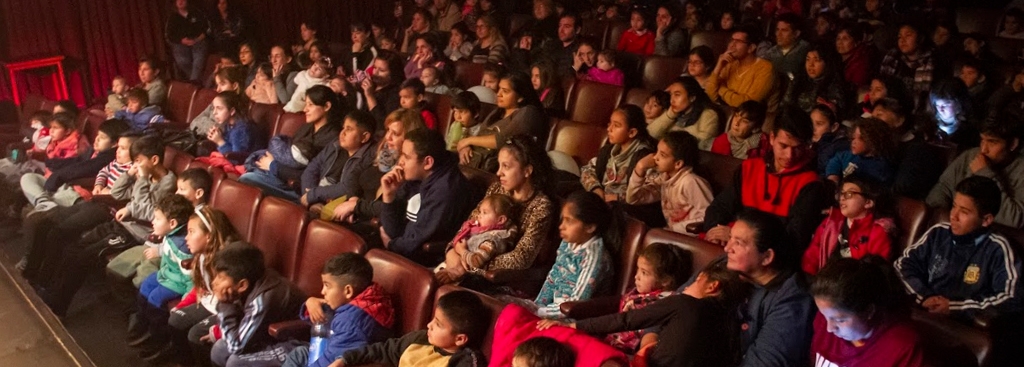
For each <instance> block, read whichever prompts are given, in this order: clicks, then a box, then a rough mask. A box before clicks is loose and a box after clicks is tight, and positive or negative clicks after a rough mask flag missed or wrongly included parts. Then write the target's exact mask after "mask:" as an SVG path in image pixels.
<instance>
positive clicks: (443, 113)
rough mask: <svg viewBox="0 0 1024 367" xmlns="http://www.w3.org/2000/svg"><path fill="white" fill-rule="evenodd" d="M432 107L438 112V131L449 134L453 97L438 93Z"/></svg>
mask: <svg viewBox="0 0 1024 367" xmlns="http://www.w3.org/2000/svg"><path fill="white" fill-rule="evenodd" d="M432 107H433V108H434V113H436V114H437V131H438V132H439V133H441V134H442V135H448V126H451V124H452V97H451V96H449V95H447V94H438V95H437V97H436V98H435V102H434V106H432ZM481 116H486V115H481Z"/></svg>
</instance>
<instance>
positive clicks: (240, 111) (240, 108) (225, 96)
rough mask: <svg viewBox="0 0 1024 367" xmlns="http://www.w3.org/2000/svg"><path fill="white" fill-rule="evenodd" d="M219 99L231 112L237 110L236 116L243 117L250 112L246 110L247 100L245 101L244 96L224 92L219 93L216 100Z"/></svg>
mask: <svg viewBox="0 0 1024 367" xmlns="http://www.w3.org/2000/svg"><path fill="white" fill-rule="evenodd" d="M217 98H220V100H221V101H222V102H224V105H225V106H226V107H227V108H228V110H229V111H230V110H235V113H236V116H242V115H244V114H245V113H246V111H248V110H247V109H246V107H247V106H246V105H245V99H243V98H242V96H241V95H240V94H238V93H235V92H232V91H223V92H220V93H217V97H214V99H217Z"/></svg>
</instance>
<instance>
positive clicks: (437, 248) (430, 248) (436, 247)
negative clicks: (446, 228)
mask: <svg viewBox="0 0 1024 367" xmlns="http://www.w3.org/2000/svg"><path fill="white" fill-rule="evenodd" d="M422 248H423V253H426V254H433V255H441V256H444V253H445V250H446V249H448V241H430V242H427V243H424V244H423V247H422Z"/></svg>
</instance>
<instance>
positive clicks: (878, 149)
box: [851, 117, 896, 161]
mask: <svg viewBox="0 0 1024 367" xmlns="http://www.w3.org/2000/svg"><path fill="white" fill-rule="evenodd" d="M857 129H860V135H861V138H862V139H864V141H865V142H866V143H867V145H868V151H869V152H871V153H873V154H874V155H875V156H877V157H880V158H883V159H886V160H890V161H891V160H892V159H894V158H895V157H896V139H895V135H894V134H893V132H892V129H891V128H890V127H889V124H886V123H885V121H882V120H879V119H876V118H874V117H868V118H859V119H857V120H854V122H853V130H851V131H855V130H857Z"/></svg>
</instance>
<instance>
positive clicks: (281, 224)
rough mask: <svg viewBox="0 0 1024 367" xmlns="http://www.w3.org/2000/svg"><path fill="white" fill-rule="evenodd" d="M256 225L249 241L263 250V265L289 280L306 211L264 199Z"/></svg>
mask: <svg viewBox="0 0 1024 367" xmlns="http://www.w3.org/2000/svg"><path fill="white" fill-rule="evenodd" d="M256 223H257V225H256V227H255V228H253V230H252V239H251V240H250V241H249V242H250V243H252V245H253V246H256V247H259V248H260V250H263V255H264V260H266V262H267V266H269V267H271V268H274V269H276V270H277V271H278V272H280V273H281V275H283V276H285V277H286V278H288V279H293V278H294V276H295V266H296V259H298V257H299V246H301V245H302V236H304V235H305V234H306V223H307V219H306V209H305V208H303V207H301V206H299V205H298V204H295V203H293V202H290V201H288V200H285V199H281V198H278V197H273V196H268V197H266V198H264V199H263V200H262V201H261V202H260V209H259V214H257V215H256ZM314 294H315V293H314Z"/></svg>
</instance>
